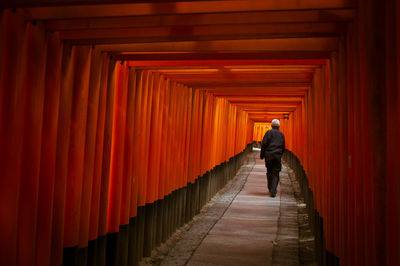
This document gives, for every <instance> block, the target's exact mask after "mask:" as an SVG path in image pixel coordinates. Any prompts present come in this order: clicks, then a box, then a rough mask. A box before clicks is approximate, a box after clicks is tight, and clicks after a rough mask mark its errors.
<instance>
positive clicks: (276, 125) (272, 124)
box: [271, 119, 281, 127]
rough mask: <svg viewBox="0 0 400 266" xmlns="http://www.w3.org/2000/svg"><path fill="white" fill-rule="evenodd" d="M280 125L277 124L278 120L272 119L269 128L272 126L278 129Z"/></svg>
mask: <svg viewBox="0 0 400 266" xmlns="http://www.w3.org/2000/svg"><path fill="white" fill-rule="evenodd" d="M280 125H281V123H280V122H279V120H278V119H274V120H272V122H271V126H273V127H279V126H280Z"/></svg>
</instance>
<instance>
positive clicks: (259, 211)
mask: <svg viewBox="0 0 400 266" xmlns="http://www.w3.org/2000/svg"><path fill="white" fill-rule="evenodd" d="M258 154H259V152H253V154H252V155H251V156H250V158H249V162H248V163H247V164H245V165H244V166H242V168H241V169H240V171H239V172H238V174H237V176H236V177H235V179H234V180H232V182H230V183H229V184H228V185H227V186H226V187H225V188H224V189H223V191H221V192H220V193H219V195H217V196H216V198H214V199H213V200H212V202H211V203H210V204H209V206H206V210H203V211H202V213H201V214H200V215H198V216H196V217H195V219H194V222H193V224H192V225H191V226H190V228H188V229H187V231H186V232H184V233H182V235H181V236H180V238H181V239H180V240H179V241H178V242H177V244H176V245H175V247H174V248H173V249H172V250H171V251H170V252H169V254H168V255H167V256H166V257H165V259H164V260H163V261H162V262H161V263H160V264H161V265H191V266H196V265H299V246H298V243H299V241H298V235H299V232H298V227H299V226H298V215H297V204H296V199H295V198H294V194H293V189H292V186H291V181H290V179H289V176H288V169H287V167H286V166H283V167H282V172H281V173H280V178H281V181H280V185H279V187H278V194H277V196H276V197H275V198H272V197H270V195H269V192H268V189H267V178H266V175H265V166H264V161H262V160H260V159H258Z"/></svg>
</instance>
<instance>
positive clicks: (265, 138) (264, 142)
mask: <svg viewBox="0 0 400 266" xmlns="http://www.w3.org/2000/svg"><path fill="white" fill-rule="evenodd" d="M267 134H268V131H267V132H266V133H265V135H264V137H263V140H262V142H261V151H260V159H264V157H265V148H266V147H267V145H268V136H267Z"/></svg>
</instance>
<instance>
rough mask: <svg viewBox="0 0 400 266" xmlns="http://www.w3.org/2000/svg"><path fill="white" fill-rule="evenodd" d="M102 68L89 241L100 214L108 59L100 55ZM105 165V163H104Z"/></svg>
mask: <svg viewBox="0 0 400 266" xmlns="http://www.w3.org/2000/svg"><path fill="white" fill-rule="evenodd" d="M101 60H102V68H101V75H100V77H101V78H100V89H99V90H100V95H99V108H98V115H97V129H96V151H95V158H94V166H93V184H92V198H91V207H90V226H89V240H94V239H96V238H97V237H98V236H99V212H100V192H101V181H102V180H101V175H102V169H103V167H102V166H103V149H104V136H105V123H106V109H107V91H108V78H109V67H110V59H109V57H108V56H107V55H106V54H102V56H101ZM104 163H106V162H104Z"/></svg>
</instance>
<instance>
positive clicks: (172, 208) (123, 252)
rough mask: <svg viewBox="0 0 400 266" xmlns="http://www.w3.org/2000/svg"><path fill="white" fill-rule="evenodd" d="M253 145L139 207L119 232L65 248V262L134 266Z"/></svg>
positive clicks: (78, 265)
mask: <svg viewBox="0 0 400 266" xmlns="http://www.w3.org/2000/svg"><path fill="white" fill-rule="evenodd" d="M251 147H252V145H251V144H249V145H247V147H246V149H245V150H244V151H243V152H241V153H239V154H238V155H236V156H234V157H232V158H231V159H230V160H229V161H228V162H225V163H222V164H220V165H218V166H216V167H214V168H213V169H212V170H211V171H209V172H207V173H206V174H204V175H203V176H201V177H199V178H198V179H196V181H195V183H193V184H192V183H188V184H187V186H186V187H183V188H180V189H178V190H175V191H174V192H172V193H171V194H169V195H168V196H166V197H165V198H164V199H162V200H158V201H156V202H154V203H151V204H146V205H145V206H141V207H139V208H138V213H137V216H136V217H134V218H131V219H130V222H129V224H128V225H122V226H120V228H119V232H118V233H108V234H107V235H105V236H100V237H99V238H98V239H96V240H93V241H90V242H89V245H88V247H87V248H78V247H71V248H64V254H63V266H92V265H97V266H106V265H107V266H132V265H138V263H139V262H140V260H141V259H142V258H144V257H149V256H151V253H152V251H153V250H154V249H155V248H156V247H158V246H159V245H160V244H161V243H164V242H165V241H166V240H168V238H169V237H170V236H171V235H172V234H174V232H175V231H176V230H177V229H178V228H179V227H181V226H183V225H184V224H185V223H187V222H189V221H190V220H191V219H192V218H193V217H194V216H195V215H197V214H199V212H200V210H201V208H202V207H203V206H204V205H205V204H207V202H209V201H210V200H211V198H212V197H213V196H214V195H215V194H216V193H217V192H218V191H219V190H220V189H221V188H223V187H224V186H225V185H226V184H227V182H228V181H229V180H231V179H232V178H233V177H235V175H236V172H237V171H238V170H239V168H240V167H241V165H243V163H245V161H246V159H247V155H248V153H249V152H250V151H251Z"/></svg>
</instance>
